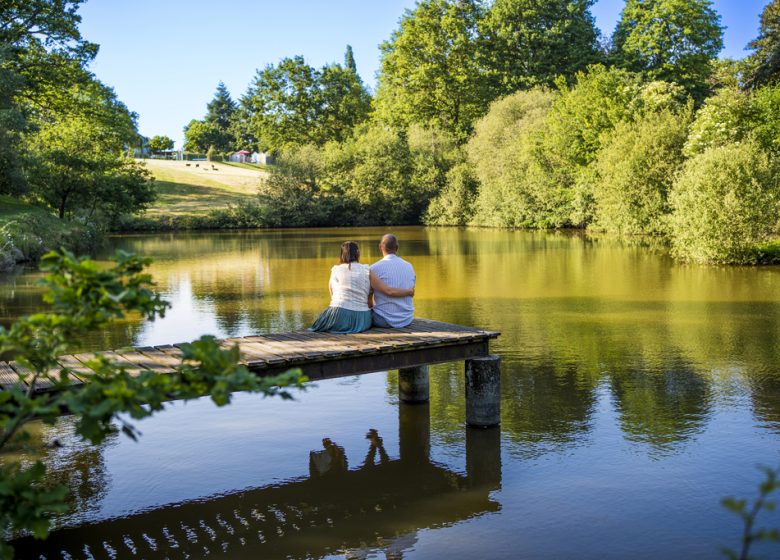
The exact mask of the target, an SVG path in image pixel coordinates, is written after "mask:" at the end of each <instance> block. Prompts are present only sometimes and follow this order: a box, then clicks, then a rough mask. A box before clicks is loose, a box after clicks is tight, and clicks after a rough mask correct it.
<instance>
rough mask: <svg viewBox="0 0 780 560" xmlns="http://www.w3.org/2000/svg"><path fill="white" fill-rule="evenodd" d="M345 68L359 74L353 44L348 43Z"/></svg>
mask: <svg viewBox="0 0 780 560" xmlns="http://www.w3.org/2000/svg"><path fill="white" fill-rule="evenodd" d="M344 68H346V69H347V70H349V71H350V72H353V73H355V74H357V64H355V53H353V52H352V45H347V51H346V52H345V53H344Z"/></svg>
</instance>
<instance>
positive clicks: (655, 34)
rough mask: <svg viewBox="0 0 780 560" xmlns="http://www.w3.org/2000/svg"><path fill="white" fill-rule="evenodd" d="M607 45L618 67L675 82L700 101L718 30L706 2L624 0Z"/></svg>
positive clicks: (718, 47) (716, 50) (719, 43)
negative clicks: (618, 18) (609, 42)
mask: <svg viewBox="0 0 780 560" xmlns="http://www.w3.org/2000/svg"><path fill="white" fill-rule="evenodd" d="M612 43H613V51H612V53H611V54H612V58H613V60H614V62H615V63H616V64H617V65H618V66H619V67H621V68H625V69H628V70H631V71H634V72H642V73H644V74H646V76H647V77H648V78H649V79H651V80H665V81H668V82H675V83H678V84H680V85H682V86H683V87H685V89H686V90H687V91H688V93H690V94H691V95H692V96H693V97H694V98H695V99H696V100H697V101H699V102H701V101H703V99H704V98H705V97H706V94H707V90H708V87H707V79H708V78H709V76H710V73H711V72H712V67H711V65H710V62H711V61H712V60H713V59H714V58H715V57H716V56H717V55H718V53H719V52H720V50H721V49H722V48H723V28H722V27H721V25H720V16H719V15H718V14H717V13H716V12H715V11H714V10H713V9H712V2H711V1H710V0H627V2H626V5H625V7H624V8H623V11H622V12H621V14H620V20H619V21H618V24H617V27H616V28H615V33H614V35H613V37H612Z"/></svg>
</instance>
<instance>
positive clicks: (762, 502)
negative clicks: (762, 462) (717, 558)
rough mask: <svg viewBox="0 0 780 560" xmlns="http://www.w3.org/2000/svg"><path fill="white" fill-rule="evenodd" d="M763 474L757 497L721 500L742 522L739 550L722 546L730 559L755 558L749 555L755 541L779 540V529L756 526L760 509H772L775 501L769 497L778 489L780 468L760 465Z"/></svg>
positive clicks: (743, 559) (747, 559)
mask: <svg viewBox="0 0 780 560" xmlns="http://www.w3.org/2000/svg"><path fill="white" fill-rule="evenodd" d="M761 470H763V471H764V474H765V479H764V481H763V482H762V483H761V484H760V485H759V487H758V497H757V498H756V499H755V500H754V501H753V502H752V503H750V504H749V503H748V501H747V500H746V499H744V498H734V497H731V496H730V497H728V498H723V500H721V504H722V505H723V507H725V508H726V509H728V510H729V511H731V512H733V513H734V514H736V515H738V516H739V518H740V519H741V520H742V523H743V527H744V529H743V532H742V546H741V547H740V550H739V552H737V551H735V550H732V549H730V548H723V549H722V552H723V554H724V555H725V556H726V557H727V558H729V559H731V560H750V558H756V557H754V556H750V548H751V547H752V546H753V544H754V543H756V542H761V541H773V542H776V543H778V542H780V530H778V529H767V528H764V527H756V518H757V517H758V514H759V513H761V512H762V511H774V510H775V508H776V507H777V502H776V501H775V500H773V499H771V496H772V494H774V493H775V492H776V491H777V490H780V468H776V469H772V468H769V467H762V469H761Z"/></svg>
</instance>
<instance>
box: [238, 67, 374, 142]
mask: <svg viewBox="0 0 780 560" xmlns="http://www.w3.org/2000/svg"><path fill="white" fill-rule="evenodd" d="M369 110H370V96H369V94H368V92H367V91H366V89H365V87H364V86H363V84H362V82H361V81H360V77H359V76H358V75H357V74H356V73H355V72H353V71H351V70H349V69H344V68H342V67H341V66H340V65H338V64H332V65H327V66H325V67H323V68H322V69H321V70H316V69H314V68H312V67H311V66H309V65H308V64H306V62H305V61H304V59H303V57H301V56H296V57H293V58H285V59H283V60H282V61H281V62H279V64H278V65H276V66H273V65H269V66H267V67H266V68H265V69H264V70H262V71H259V72H258V73H257V76H256V77H255V80H254V82H253V84H252V85H251V86H250V88H249V90H248V91H247V93H246V95H245V96H244V97H243V98H242V99H241V109H240V111H239V117H238V120H240V121H243V122H242V123H241V124H239V125H237V126H236V129H237V130H238V131H239V132H238V134H239V135H240V136H242V137H244V138H247V139H254V140H255V141H256V142H257V144H258V145H259V147H260V148H261V149H264V150H268V149H270V150H283V149H285V148H289V147H295V146H303V145H306V144H314V145H317V146H322V145H323V144H325V143H326V142H328V141H330V140H337V141H341V140H344V139H345V138H346V137H347V136H349V135H350V134H352V131H353V129H354V127H355V126H356V125H357V124H359V123H361V122H363V121H365V120H366V119H367V118H368V112H369Z"/></svg>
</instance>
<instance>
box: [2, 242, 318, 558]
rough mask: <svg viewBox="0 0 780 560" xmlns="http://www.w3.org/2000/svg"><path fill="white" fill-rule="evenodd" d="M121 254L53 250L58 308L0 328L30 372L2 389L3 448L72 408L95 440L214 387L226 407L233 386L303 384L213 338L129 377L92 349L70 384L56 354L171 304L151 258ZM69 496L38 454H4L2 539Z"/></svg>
mask: <svg viewBox="0 0 780 560" xmlns="http://www.w3.org/2000/svg"><path fill="white" fill-rule="evenodd" d="M115 260H116V264H115V265H114V266H113V267H112V268H109V269H105V268H103V267H100V266H99V265H98V264H97V263H96V262H94V261H89V260H83V259H77V258H75V257H74V256H73V255H72V254H69V253H63V254H58V253H49V254H47V255H46V256H44V258H43V260H42V263H41V268H42V270H43V271H44V272H46V273H47V275H46V277H45V279H44V281H43V282H44V284H45V286H46V288H47V291H46V293H45V296H44V298H45V300H46V301H47V302H48V303H50V304H51V305H52V310H53V312H52V313H38V314H35V315H32V316H30V317H27V318H25V319H21V320H19V321H17V322H16V323H14V324H13V325H12V326H11V327H10V329H7V330H6V329H0V353H9V352H10V353H12V354H13V355H14V356H15V359H16V360H17V362H18V363H19V364H21V365H22V366H24V367H25V368H27V369H28V370H30V372H31V374H30V376H29V377H27V378H26V379H25V380H24V381H25V382H26V383H27V384H28V385H29V388H28V389H23V388H22V387H23V386H22V385H16V386H14V387H13V388H11V389H8V390H3V391H0V451H8V450H10V449H15V450H19V449H25V447H26V444H27V442H28V436H27V434H26V432H25V431H24V426H25V425H26V424H28V423H29V422H32V421H34V420H41V421H43V422H45V423H47V424H53V423H54V422H55V421H56V419H57V417H58V416H59V415H60V414H61V413H63V412H64V413H68V414H72V415H74V416H75V418H76V423H75V427H76V432H77V433H78V435H79V436H81V437H82V438H83V439H85V440H87V441H89V442H91V443H93V444H96V443H99V442H101V441H103V440H104V439H105V438H106V437H107V436H108V435H110V434H112V433H114V432H116V431H118V430H121V431H122V432H123V433H124V434H126V435H127V436H129V437H131V438H133V439H135V438H137V437H138V436H139V435H140V434H139V432H138V430H137V429H136V428H135V427H134V426H133V424H132V423H131V421H130V420H128V419H127V418H128V417H129V418H130V419H133V420H140V419H142V418H145V417H147V416H151V415H152V414H154V413H155V412H158V411H160V410H163V408H164V407H165V402H166V401H170V400H175V399H185V400H186V399H194V398H197V397H201V396H203V395H208V396H209V397H210V398H211V399H212V400H213V401H214V402H215V403H216V404H217V405H218V406H223V405H226V404H228V403H229V402H230V398H231V393H233V392H235V391H251V392H256V393H260V394H262V395H265V396H279V397H281V398H291V394H290V392H289V390H288V388H291V387H297V388H300V387H301V386H302V383H303V381H304V378H302V377H301V376H300V375H299V373H298V372H296V371H291V372H288V373H285V374H282V375H280V376H277V377H267V378H258V377H257V376H255V375H254V374H252V373H250V372H249V371H248V370H247V369H246V367H244V366H242V365H239V364H238V360H239V355H238V348H237V347H233V348H230V349H226V350H224V349H222V348H220V346H219V344H218V343H217V341H216V340H215V339H214V338H213V337H210V336H204V337H201V338H200V339H198V340H196V341H194V342H192V343H191V344H184V345H182V347H181V350H182V361H181V364H180V365H179V366H177V367H176V368H175V372H174V373H171V374H168V375H159V374H155V373H153V372H148V371H147V372H144V373H141V374H140V375H137V376H133V375H131V374H130V373H129V372H128V370H127V369H126V368H125V367H124V366H122V365H121V364H116V363H113V362H110V361H109V360H108V359H106V358H105V357H103V356H96V357H95V358H94V359H92V360H91V361H90V362H89V363H88V366H89V367H90V368H91V369H92V370H93V373H89V374H85V373H83V372H81V371H80V372H79V376H82V377H85V378H86V379H85V383H84V385H79V386H75V387H74V386H72V385H70V381H69V375H70V374H71V373H72V372H71V371H70V370H69V369H68V368H64V369H62V370H59V366H58V364H57V360H56V357H57V356H58V355H62V354H64V353H66V352H67V351H69V350H71V349H72V348H74V346H75V345H76V344H78V342H79V341H80V340H82V339H83V337H84V335H86V334H87V333H89V332H93V331H95V330H99V329H102V328H105V326H106V325H107V323H108V322H109V321H112V320H116V319H121V318H123V317H124V316H125V315H126V314H127V313H129V312H134V313H138V314H140V315H141V316H143V317H145V318H147V319H153V318H154V317H158V316H162V315H163V314H164V312H165V309H166V308H167V307H168V304H167V303H166V302H164V301H163V300H162V299H161V297H160V296H159V294H157V293H155V292H154V291H153V290H152V288H153V284H152V281H151V277H150V276H149V275H148V274H145V273H144V272H143V269H144V267H145V266H147V265H148V264H149V262H150V261H149V260H148V259H141V258H138V257H136V256H133V255H130V254H127V253H122V252H120V253H117V255H116V257H115ZM53 368H57V369H56V370H54V369H53ZM54 371H57V372H56V373H54ZM44 381H45V382H47V383H51V384H52V385H53V389H54V391H47V392H45V393H36V392H35V391H34V389H35V387H36V386H38V385H40V383H42V382H44ZM66 494H67V489H66V488H64V487H59V486H56V487H51V485H49V484H47V483H46V467H45V465H44V464H43V463H42V462H40V461H36V462H34V463H32V464H29V463H19V462H17V461H15V460H12V459H10V458H7V459H5V460H4V461H3V463H2V465H1V466H0V531H2V535H3V539H4V540H6V539H8V538H9V537H10V536H12V535H14V534H18V533H19V532H21V531H29V532H31V533H32V534H33V535H34V536H36V537H37V538H45V537H46V535H47V533H48V530H49V527H50V522H51V519H52V517H53V516H55V515H57V514H59V513H63V512H64V511H66V509H67V501H66V498H67V495H66ZM0 556H2V557H10V556H12V549H11V548H10V546H8V545H7V544H0Z"/></svg>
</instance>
